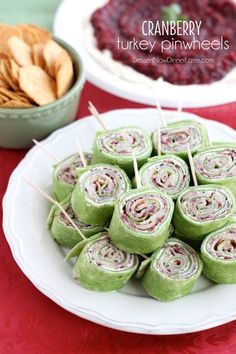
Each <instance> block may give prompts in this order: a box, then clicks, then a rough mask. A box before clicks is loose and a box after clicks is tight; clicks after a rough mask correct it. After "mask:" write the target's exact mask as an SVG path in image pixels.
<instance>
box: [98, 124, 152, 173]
mask: <svg viewBox="0 0 236 354" xmlns="http://www.w3.org/2000/svg"><path fill="white" fill-rule="evenodd" d="M132 152H134V154H135V157H136V160H137V163H138V166H139V167H141V166H142V165H143V164H144V163H145V162H146V161H147V159H148V157H150V156H151V153H152V142H151V139H150V137H149V135H148V134H147V133H146V132H145V131H144V130H143V129H141V128H138V127H123V128H118V129H113V130H109V131H103V132H98V133H97V134H96V137H95V139H94V144H93V158H92V163H93V164H95V163H100V162H104V163H110V164H114V165H118V166H120V167H121V168H122V169H123V170H124V171H126V173H127V174H128V175H129V176H133V175H134V169H133V155H132Z"/></svg>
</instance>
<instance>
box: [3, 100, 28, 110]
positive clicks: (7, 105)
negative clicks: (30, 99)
mask: <svg viewBox="0 0 236 354" xmlns="http://www.w3.org/2000/svg"><path fill="white" fill-rule="evenodd" d="M32 106H33V105H32V104H29V103H24V102H20V101H14V100H10V101H8V102H5V103H3V104H1V105H0V107H2V108H29V107H32Z"/></svg>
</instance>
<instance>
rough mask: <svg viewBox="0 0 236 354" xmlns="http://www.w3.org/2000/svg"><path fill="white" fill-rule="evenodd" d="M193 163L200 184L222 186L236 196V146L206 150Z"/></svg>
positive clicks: (196, 156) (215, 147) (195, 157)
mask: <svg viewBox="0 0 236 354" xmlns="http://www.w3.org/2000/svg"><path fill="white" fill-rule="evenodd" d="M193 163H194V167H195V171H196V177H197V180H198V183H199V184H220V185H223V186H225V187H228V188H229V189H230V190H231V191H232V193H233V194H234V196H236V144H227V145H225V146H214V147H211V148H207V149H204V150H202V151H200V152H199V153H198V154H196V155H195V156H194V158H193Z"/></svg>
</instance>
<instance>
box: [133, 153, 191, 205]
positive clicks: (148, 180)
mask: <svg viewBox="0 0 236 354" xmlns="http://www.w3.org/2000/svg"><path fill="white" fill-rule="evenodd" d="M139 175H140V179H141V184H142V185H143V186H150V187H157V188H161V189H163V191H165V192H166V193H167V194H168V195H169V196H170V197H171V198H172V199H176V198H177V197H178V195H179V194H180V193H181V192H183V191H184V190H185V189H187V188H188V187H189V183H190V175H189V170H188V166H187V164H186V162H184V161H183V160H182V159H180V158H179V157H177V156H175V155H163V156H157V157H153V158H151V159H149V160H148V162H147V163H146V164H145V165H143V166H142V167H141V169H140V170H139Z"/></svg>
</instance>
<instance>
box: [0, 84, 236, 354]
mask: <svg viewBox="0 0 236 354" xmlns="http://www.w3.org/2000/svg"><path fill="white" fill-rule="evenodd" d="M88 100H91V101H93V102H94V104H95V105H96V106H97V108H98V109H99V111H101V112H103V111H107V110H111V109H115V108H127V107H133V108H134V107H144V106H142V105H139V104H135V103H133V102H129V101H125V100H122V99H120V98H117V97H114V96H111V95H109V94H107V93H104V92H103V91H101V90H99V89H97V88H95V87H94V86H92V85H90V84H86V86H85V89H84V92H83V95H82V98H81V105H80V108H79V112H78V117H82V116H84V115H87V114H88V110H87V102H88ZM191 112H194V113H197V114H199V115H201V116H202V117H205V118H209V119H215V120H218V121H221V122H224V123H227V124H228V125H230V126H231V127H233V128H236V119H235V118H236V117H235V116H236V103H234V104H228V105H224V106H218V107H213V108H204V109H193V110H191ZM25 152H26V151H16V150H15V151H14V150H4V149H1V150H0V166H1V172H0V196H1V198H2V197H3V195H4V193H5V190H6V186H7V182H8V178H9V176H10V174H11V172H12V171H13V169H14V168H15V167H16V165H17V164H18V162H19V161H20V160H21V159H22V158H23V157H24V155H25ZM1 218H2V212H1ZM0 242H1V243H0V245H1V246H0V354H8V353H10V354H21V353H22V354H23V353H24V354H36V353H37V354H45V353H50V354H54V353H56V354H72V353H82V354H87V353H88V354H89V353H91V354H96V353H102V354H108V353H109V354H116V353H119V354H123V353H129V354H132V353H135V354H139V353H140V354H146V353H148V354H156V353H161V354H162V353H181V354H184V353H191V354H193V353H197V354H200V353H204V354H208V353H209V354H214V353H217V354H228V353H236V322H231V323H228V324H226V325H223V326H220V327H218V328H215V329H210V330H207V331H202V332H198V333H193V334H186V335H176V336H148V335H139V334H130V333H125V332H119V331H115V330H112V329H108V328H105V327H102V326H99V325H96V324H94V323H92V322H89V321H86V320H83V319H81V318H79V317H76V316H74V315H72V314H70V313H68V312H66V311H65V310H63V309H62V308H60V307H59V306H57V305H56V304H55V303H53V302H52V301H51V300H49V299H48V298H47V297H46V296H44V295H43V294H41V293H40V292H39V291H38V290H37V289H36V288H35V287H34V286H33V285H32V284H31V283H30V281H29V280H28V279H27V278H26V277H25V276H24V274H23V273H22V272H21V270H20V269H19V268H18V266H17V265H16V263H15V262H14V260H13V258H12V255H11V252H10V249H9V247H8V244H7V242H6V240H5V237H4V234H3V231H2V230H0ZM229 296H230V294H229ZM235 301H236V300H235ZM215 305H216V307H217V303H216V304H215Z"/></svg>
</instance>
